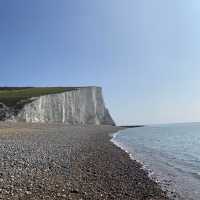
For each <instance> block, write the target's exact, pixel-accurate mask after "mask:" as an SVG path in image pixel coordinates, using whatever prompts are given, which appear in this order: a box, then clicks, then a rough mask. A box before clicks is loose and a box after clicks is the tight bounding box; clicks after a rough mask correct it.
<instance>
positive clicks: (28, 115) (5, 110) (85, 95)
mask: <svg viewBox="0 0 200 200" xmlns="http://www.w3.org/2000/svg"><path fill="white" fill-rule="evenodd" d="M18 107H19V106H18ZM1 109H2V110H1ZM0 113H1V115H2V116H4V120H12V121H23V122H33V123H36V122H40V123H48V122H59V123H60V122H62V123H65V124H71V125H78V124H85V125H86V124H94V125H101V124H105V125H115V123H114V121H113V119H112V117H111V116H110V114H109V111H108V109H107V108H106V107H105V104H104V100H103V96H102V89H101V88H100V87H80V88H73V89H71V90H67V91H64V92H60V93H54V94H47V95H42V96H37V97H31V98H28V99H26V102H25V103H24V104H23V106H21V107H20V108H18V109H16V108H13V107H8V106H6V105H5V104H3V103H1V106H0Z"/></svg>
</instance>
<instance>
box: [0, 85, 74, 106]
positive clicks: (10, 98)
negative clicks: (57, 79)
mask: <svg viewBox="0 0 200 200" xmlns="http://www.w3.org/2000/svg"><path fill="white" fill-rule="evenodd" d="M76 89H77V88H75V87H37V88H35V87H19V88H16V87H15V88H14V87H12V88H11V87H0V102H1V103H4V104H5V105H6V106H8V107H20V106H22V105H24V104H25V103H27V102H30V101H31V100H30V98H32V97H39V96H43V95H48V94H56V93H62V92H66V91H71V90H76Z"/></svg>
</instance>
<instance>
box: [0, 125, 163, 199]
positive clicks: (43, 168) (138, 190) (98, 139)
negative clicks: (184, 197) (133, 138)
mask: <svg viewBox="0 0 200 200" xmlns="http://www.w3.org/2000/svg"><path fill="white" fill-rule="evenodd" d="M119 129H120V128H118V127H113V126H66V125H64V124H48V125H47V124H26V123H0V152H1V153H0V160H1V162H0V199H5V200H6V199H11V200H12V199H13V200H14V199H20V200H27V199H35V200H36V199H38V200H39V199H51V200H54V199H56V200H57V199H72V200H77V199H86V200H90V199H91V200H97V199H98V200H99V199H109V200H110V199H115V200H118V199H119V200H126V199H133V200H134V199H135V200H158V199H159V200H164V199H167V197H166V196H165V193H164V192H163V191H162V190H161V189H160V187H159V186H158V185H157V184H156V183H155V182H153V181H152V180H150V179H149V178H148V175H147V173H146V172H145V171H143V170H142V169H141V165H140V164H139V163H137V162H135V161H133V160H131V159H130V158H129V156H128V154H126V153H125V152H124V151H122V150H121V149H120V148H118V147H117V146H115V145H114V144H113V143H112V142H110V134H111V133H114V132H116V131H118V130H119Z"/></svg>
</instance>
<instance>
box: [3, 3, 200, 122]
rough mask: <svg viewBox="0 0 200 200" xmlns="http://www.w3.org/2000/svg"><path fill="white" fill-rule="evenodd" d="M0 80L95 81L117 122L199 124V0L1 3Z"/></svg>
mask: <svg viewBox="0 0 200 200" xmlns="http://www.w3.org/2000/svg"><path fill="white" fill-rule="evenodd" d="M0 85H1V86H88V85H97V86H101V87H102V88H103V94H104V98H105V102H106V105H107V107H108V108H109V110H110V112H111V114H112V116H113V118H114V120H115V121H116V122H117V124H120V125H126V124H152V123H153V124H154V123H156V124H157V123H171V122H193V121H195V122H196V121H200V1H199V0H190V1H188V0H167V1H166V0H123V1H122V0H84V1H83V0H59V1H58V0H17V1H15V0H1V1H0Z"/></svg>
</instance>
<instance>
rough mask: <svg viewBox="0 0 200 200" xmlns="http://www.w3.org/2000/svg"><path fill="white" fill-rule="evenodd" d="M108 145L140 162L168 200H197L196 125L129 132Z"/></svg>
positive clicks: (199, 146) (199, 133)
mask: <svg viewBox="0 0 200 200" xmlns="http://www.w3.org/2000/svg"><path fill="white" fill-rule="evenodd" d="M112 141H113V142H114V143H115V144H116V145H118V146H119V147H121V148H122V149H124V150H125V151H127V153H129V154H130V156H131V158H132V159H135V160H137V161H139V162H141V163H142V164H143V166H144V169H146V170H148V171H149V176H150V177H151V178H152V179H154V180H155V181H158V182H159V183H160V185H161V186H162V188H163V189H164V190H168V191H169V192H168V193H169V195H170V196H171V198H172V199H178V200H200V123H188V124H170V125H155V126H146V127H141V128H130V129H126V130H123V131H120V132H118V133H116V134H115V135H114V136H113V139H112ZM171 192H173V194H172V193H171ZM174 195H175V196H174Z"/></svg>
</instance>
